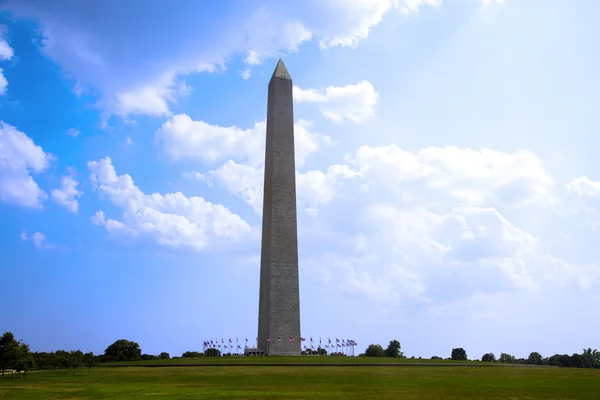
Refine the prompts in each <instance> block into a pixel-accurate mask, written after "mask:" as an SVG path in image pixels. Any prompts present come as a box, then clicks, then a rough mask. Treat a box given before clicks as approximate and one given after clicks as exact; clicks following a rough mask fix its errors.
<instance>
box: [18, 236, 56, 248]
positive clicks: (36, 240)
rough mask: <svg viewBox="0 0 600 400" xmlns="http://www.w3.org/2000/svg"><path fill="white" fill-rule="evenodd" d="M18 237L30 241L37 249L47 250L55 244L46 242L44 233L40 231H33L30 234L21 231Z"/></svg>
mask: <svg viewBox="0 0 600 400" xmlns="http://www.w3.org/2000/svg"><path fill="white" fill-rule="evenodd" d="M19 237H20V238H21V240H24V241H30V242H32V243H33V246H34V247H35V248H36V249H39V250H49V249H53V248H55V247H56V246H55V245H53V244H51V243H48V240H47V239H46V235H44V234H43V233H41V232H35V233H34V234H33V235H31V236H29V235H27V233H25V232H21V234H20V235H19Z"/></svg>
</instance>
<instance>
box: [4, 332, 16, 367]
mask: <svg viewBox="0 0 600 400" xmlns="http://www.w3.org/2000/svg"><path fill="white" fill-rule="evenodd" d="M18 348H19V342H17V340H16V339H15V336H14V335H13V334H12V332H5V333H4V334H3V335H2V337H0V368H1V369H2V376H4V370H5V369H9V368H11V369H12V367H13V365H14V363H15V362H16V359H17V349H18Z"/></svg>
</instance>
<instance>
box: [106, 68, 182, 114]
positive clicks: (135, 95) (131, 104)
mask: <svg viewBox="0 0 600 400" xmlns="http://www.w3.org/2000/svg"><path fill="white" fill-rule="evenodd" d="M176 79H177V78H176V75H175V74H174V73H172V72H168V73H165V74H164V75H163V76H161V77H160V78H159V79H158V80H156V81H155V82H151V83H147V84H143V85H140V86H138V87H134V88H128V89H127V90H126V91H121V92H118V93H117V94H116V96H115V97H116V98H115V100H114V101H113V102H112V103H110V104H109V105H108V109H109V110H110V111H111V112H113V113H114V114H116V115H119V116H121V117H123V118H125V117H127V116H129V115H136V114H143V115H150V116H155V117H160V116H170V115H171V112H170V111H169V103H174V102H176V96H177V95H182V94H183V95H185V94H188V93H189V87H188V86H187V85H186V84H185V83H183V82H177V81H176Z"/></svg>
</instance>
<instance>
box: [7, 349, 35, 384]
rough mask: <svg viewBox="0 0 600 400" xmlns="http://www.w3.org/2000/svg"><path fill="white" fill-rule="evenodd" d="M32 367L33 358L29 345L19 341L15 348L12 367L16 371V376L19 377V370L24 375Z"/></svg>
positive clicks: (33, 364)
mask: <svg viewBox="0 0 600 400" xmlns="http://www.w3.org/2000/svg"><path fill="white" fill-rule="evenodd" d="M33 367H35V360H34V359H33V356H32V355H31V352H30V351H29V346H28V345H26V344H25V343H22V342H19V343H18V344H17V348H16V350H15V355H14V359H13V365H12V368H13V369H14V370H15V371H16V372H17V376H18V377H19V378H20V377H21V372H23V375H25V374H26V373H27V371H29V370H30V369H32V368H33ZM11 379H12V376H11Z"/></svg>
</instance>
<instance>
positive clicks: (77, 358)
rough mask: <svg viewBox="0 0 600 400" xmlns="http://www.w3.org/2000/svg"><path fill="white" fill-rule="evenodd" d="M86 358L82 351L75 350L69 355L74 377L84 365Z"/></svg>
mask: <svg viewBox="0 0 600 400" xmlns="http://www.w3.org/2000/svg"><path fill="white" fill-rule="evenodd" d="M84 358H85V357H84V355H83V352H82V351H81V350H75V351H71V352H70V353H69V368H71V369H73V375H75V372H77V368H78V367H79V366H80V365H81V364H83V362H84Z"/></svg>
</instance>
